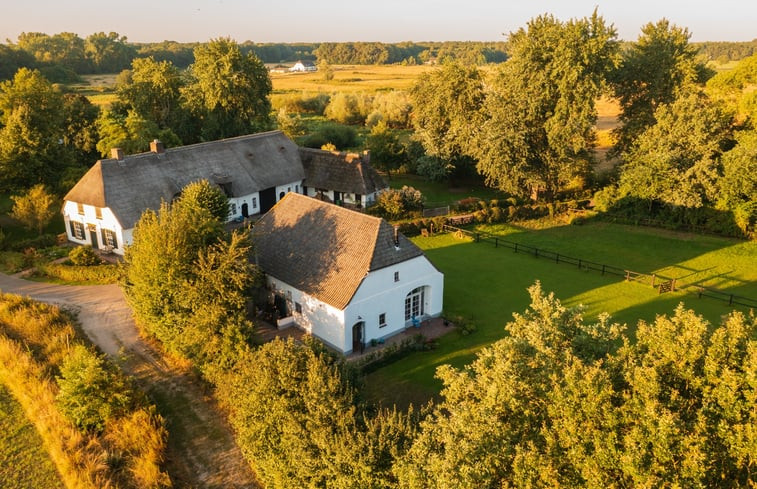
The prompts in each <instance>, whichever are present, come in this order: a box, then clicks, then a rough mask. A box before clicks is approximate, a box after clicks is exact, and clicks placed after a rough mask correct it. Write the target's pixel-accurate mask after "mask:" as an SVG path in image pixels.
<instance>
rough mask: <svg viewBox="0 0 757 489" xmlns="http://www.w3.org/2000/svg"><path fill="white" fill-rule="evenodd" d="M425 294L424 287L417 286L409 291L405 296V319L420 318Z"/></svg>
mask: <svg viewBox="0 0 757 489" xmlns="http://www.w3.org/2000/svg"><path fill="white" fill-rule="evenodd" d="M425 295H426V287H418V288H415V289H413V290H411V291H410V293H409V294H407V296H406V297H405V321H410V320H411V319H413V318H420V317H422V316H423V314H424V312H425V311H424V310H423V302H424V299H425Z"/></svg>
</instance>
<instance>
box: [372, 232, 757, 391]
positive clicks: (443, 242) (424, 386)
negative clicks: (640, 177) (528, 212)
mask: <svg viewBox="0 0 757 489" xmlns="http://www.w3.org/2000/svg"><path fill="white" fill-rule="evenodd" d="M483 229H485V230H486V231H489V232H496V233H497V234H499V235H504V236H506V237H507V239H509V240H512V241H517V242H519V243H523V244H528V245H532V246H536V247H541V248H543V249H548V250H552V251H556V252H559V253H562V254H565V255H570V256H574V257H576V258H582V259H585V260H591V261H595V262H599V263H606V264H608V265H615V266H619V267H623V268H626V267H627V268H629V269H633V270H636V271H639V272H658V273H663V274H665V275H668V276H671V277H672V276H675V277H680V278H682V279H685V281H688V282H701V283H704V284H706V285H711V286H717V287H718V288H721V289H726V290H729V291H734V292H735V293H737V294H740V295H744V296H748V297H752V298H757V267H755V265H754V264H755V263H757V243H754V242H744V241H738V240H730V239H724V238H715V237H702V236H693V235H684V234H680V233H671V232H666V231H660V230H655V229H648V228H636V227H630V226H622V225H616V224H608V223H590V224H586V225H584V226H562V227H552V228H548V229H543V230H538V231H534V230H527V229H521V228H517V227H512V226H506V225H499V226H489V227H485V228H483ZM414 242H415V243H416V244H418V245H419V246H420V247H421V248H423V249H424V250H425V252H426V255H427V256H428V257H429V259H430V260H431V261H432V262H433V263H434V264H435V265H436V266H437V267H438V268H439V269H440V270H441V271H442V272H444V274H445V283H444V312H445V315H446V316H447V317H451V316H455V315H460V316H463V317H465V318H467V319H469V320H471V321H472V322H473V323H474V324H476V326H477V327H478V331H477V332H475V333H474V334H472V335H469V336H462V335H460V334H459V333H458V332H456V331H454V332H452V333H450V334H448V335H447V336H445V337H442V338H441V340H440V342H439V348H437V349H435V350H433V351H429V352H421V353H415V354H413V355H410V356H408V357H406V358H404V359H402V360H400V361H398V362H396V363H393V364H391V365H388V366H387V367H384V368H382V369H380V370H378V371H376V372H374V373H372V374H370V375H369V376H368V377H367V378H366V389H367V392H366V394H367V396H368V397H369V398H370V399H374V400H381V401H383V402H385V403H388V404H391V403H398V404H400V405H404V404H406V403H407V402H416V403H417V402H423V401H425V400H427V399H428V398H430V397H432V396H433V395H434V394H435V393H437V392H438V390H439V388H440V383H439V382H438V381H437V380H436V379H434V372H435V369H436V367H437V366H439V365H441V364H444V363H449V364H452V365H454V366H457V367H461V366H463V365H465V364H467V363H469V362H470V361H471V360H472V358H473V356H474V354H475V352H476V351H477V350H478V349H480V348H481V347H482V346H485V345H487V344H489V343H491V342H493V341H495V340H497V339H499V338H501V337H502V336H503V335H504V325H505V323H507V322H508V321H509V320H511V319H512V313H513V312H522V311H523V310H525V309H526V307H527V306H528V304H529V297H528V294H527V292H526V288H527V287H528V286H529V285H531V284H532V283H534V281H536V280H540V281H541V283H542V286H543V288H544V290H546V291H554V292H555V294H556V296H557V297H558V298H559V299H561V300H562V302H563V304H565V305H567V306H577V305H579V304H582V305H583V306H584V307H585V317H586V318H587V319H589V320H593V319H595V318H596V317H597V315H598V314H599V313H601V312H605V311H606V312H609V313H610V314H611V315H612V318H613V320H614V321H617V322H620V323H625V324H628V326H629V330H628V333H629V334H630V335H633V333H634V331H635V325H636V322H637V320H638V319H644V320H647V321H651V320H653V319H654V317H655V315H657V314H668V313H670V312H672V310H673V309H674V308H675V307H676V305H677V304H678V303H679V302H681V301H683V302H684V303H685V305H686V306H687V307H690V308H693V309H695V310H696V311H698V312H699V313H700V314H702V315H703V316H705V317H706V318H707V319H709V320H710V321H711V322H717V321H718V319H719V318H720V316H721V315H723V314H726V313H727V312H729V311H730V310H731V308H730V307H729V306H728V305H727V304H726V303H724V302H720V301H716V300H712V299H706V298H703V299H699V298H697V296H696V295H691V294H687V293H685V292H676V293H672V294H664V295H659V294H658V292H657V290H656V289H653V288H652V287H650V286H649V285H644V284H640V283H635V282H625V281H624V280H623V279H622V278H620V277H613V276H602V275H601V274H600V273H598V272H593V271H585V270H578V269H577V268H576V267H574V266H571V265H568V264H559V265H558V264H555V263H554V262H552V261H549V260H545V259H537V258H534V257H533V256H530V255H526V254H522V253H517V254H516V253H514V252H513V251H512V250H508V249H504V248H495V247H494V246H493V245H491V244H488V243H484V242H482V243H473V242H471V240H468V239H464V240H460V239H456V238H455V237H454V236H453V235H450V234H447V235H441V236H435V237H430V238H422V237H419V238H415V239H414ZM742 309H746V308H742Z"/></svg>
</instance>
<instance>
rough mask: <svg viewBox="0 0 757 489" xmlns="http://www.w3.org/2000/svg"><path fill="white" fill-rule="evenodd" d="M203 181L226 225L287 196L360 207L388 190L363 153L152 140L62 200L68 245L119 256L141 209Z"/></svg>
mask: <svg viewBox="0 0 757 489" xmlns="http://www.w3.org/2000/svg"><path fill="white" fill-rule="evenodd" d="M202 179H206V180H208V181H210V182H211V183H214V184H216V185H218V186H219V187H220V188H221V190H223V192H224V193H225V194H226V196H227V197H228V198H229V205H230V213H229V221H231V220H235V219H243V218H247V217H250V216H255V215H258V214H263V213H265V212H266V211H268V210H269V209H271V207H273V205H274V204H276V202H278V201H279V200H281V199H282V198H283V197H284V196H285V195H286V194H287V193H290V192H293V193H302V194H305V195H311V196H314V197H317V198H321V199H323V200H329V201H332V202H336V203H340V204H345V205H353V206H355V207H363V206H368V205H370V204H372V203H373V202H374V201H375V199H376V196H377V194H378V193H379V192H381V191H382V190H383V189H385V188H386V183H385V182H384V181H383V179H382V178H381V176H380V175H378V174H377V173H376V171H375V170H374V169H373V168H372V167H371V166H370V161H369V154H368V153H364V154H362V155H357V154H346V153H338V152H331V151H322V150H312V149H305V148H298V147H297V145H296V144H294V142H292V141H291V140H290V139H289V138H287V137H286V136H285V135H284V134H283V133H281V132H280V131H271V132H265V133H260V134H252V135H248V136H241V137H237V138H231V139H223V140H220V141H212V142H207V143H200V144H193V145H189V146H182V147H178V148H170V149H165V148H164V147H163V145H162V144H161V143H160V141H157V140H156V141H153V142H152V143H151V144H150V151H149V152H146V153H140V154H135V155H124V154H123V152H122V151H121V150H119V149H117V148H114V149H113V150H112V152H111V158H108V159H103V160H99V161H97V163H95V164H94V166H92V168H90V170H89V171H88V172H87V173H86V174H85V175H84V176H83V177H82V178H81V179H80V180H79V182H77V184H76V185H75V186H74V187H73V188H72V189H71V191H69V192H68V194H66V196H65V197H64V203H63V217H64V220H65V224H66V234H67V235H68V239H69V240H70V241H73V242H74V243H79V244H89V245H92V246H93V247H94V248H99V249H104V250H111V251H113V252H114V253H117V254H120V255H122V254H123V253H124V245H126V244H130V243H131V242H132V233H133V229H134V225H135V224H136V223H137V221H138V220H139V218H140V216H141V215H142V213H143V212H144V211H145V210H146V209H153V210H157V209H159V208H160V204H161V202H164V201H165V202H171V201H172V200H174V199H175V198H177V197H178V196H179V195H181V191H182V189H183V188H184V187H186V186H187V185H188V184H190V183H192V182H195V181H198V180H202ZM311 182H312V183H311Z"/></svg>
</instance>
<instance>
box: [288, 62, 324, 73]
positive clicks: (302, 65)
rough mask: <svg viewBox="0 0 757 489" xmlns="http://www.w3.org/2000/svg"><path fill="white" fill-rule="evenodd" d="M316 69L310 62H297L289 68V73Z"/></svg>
mask: <svg viewBox="0 0 757 489" xmlns="http://www.w3.org/2000/svg"><path fill="white" fill-rule="evenodd" d="M317 70H318V68H316V66H315V64H314V63H313V62H312V61H298V62H296V63H295V64H294V66H292V67H291V68H289V71H292V72H303V71H317Z"/></svg>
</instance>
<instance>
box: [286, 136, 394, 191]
mask: <svg viewBox="0 0 757 489" xmlns="http://www.w3.org/2000/svg"><path fill="white" fill-rule="evenodd" d="M300 158H301V159H302V165H303V166H304V167H305V185H307V186H308V187H312V188H322V189H327V190H336V191H337V192H346V193H351V194H361V195H368V194H372V193H373V192H376V191H377V190H381V189H385V188H387V185H386V182H384V179H383V178H381V175H379V174H378V173H377V172H376V170H374V169H373V167H372V166H371V165H370V164H369V162H368V154H365V153H364V154H363V155H359V154H355V153H339V152H334V151H324V150H320V149H310V148H300Z"/></svg>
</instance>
